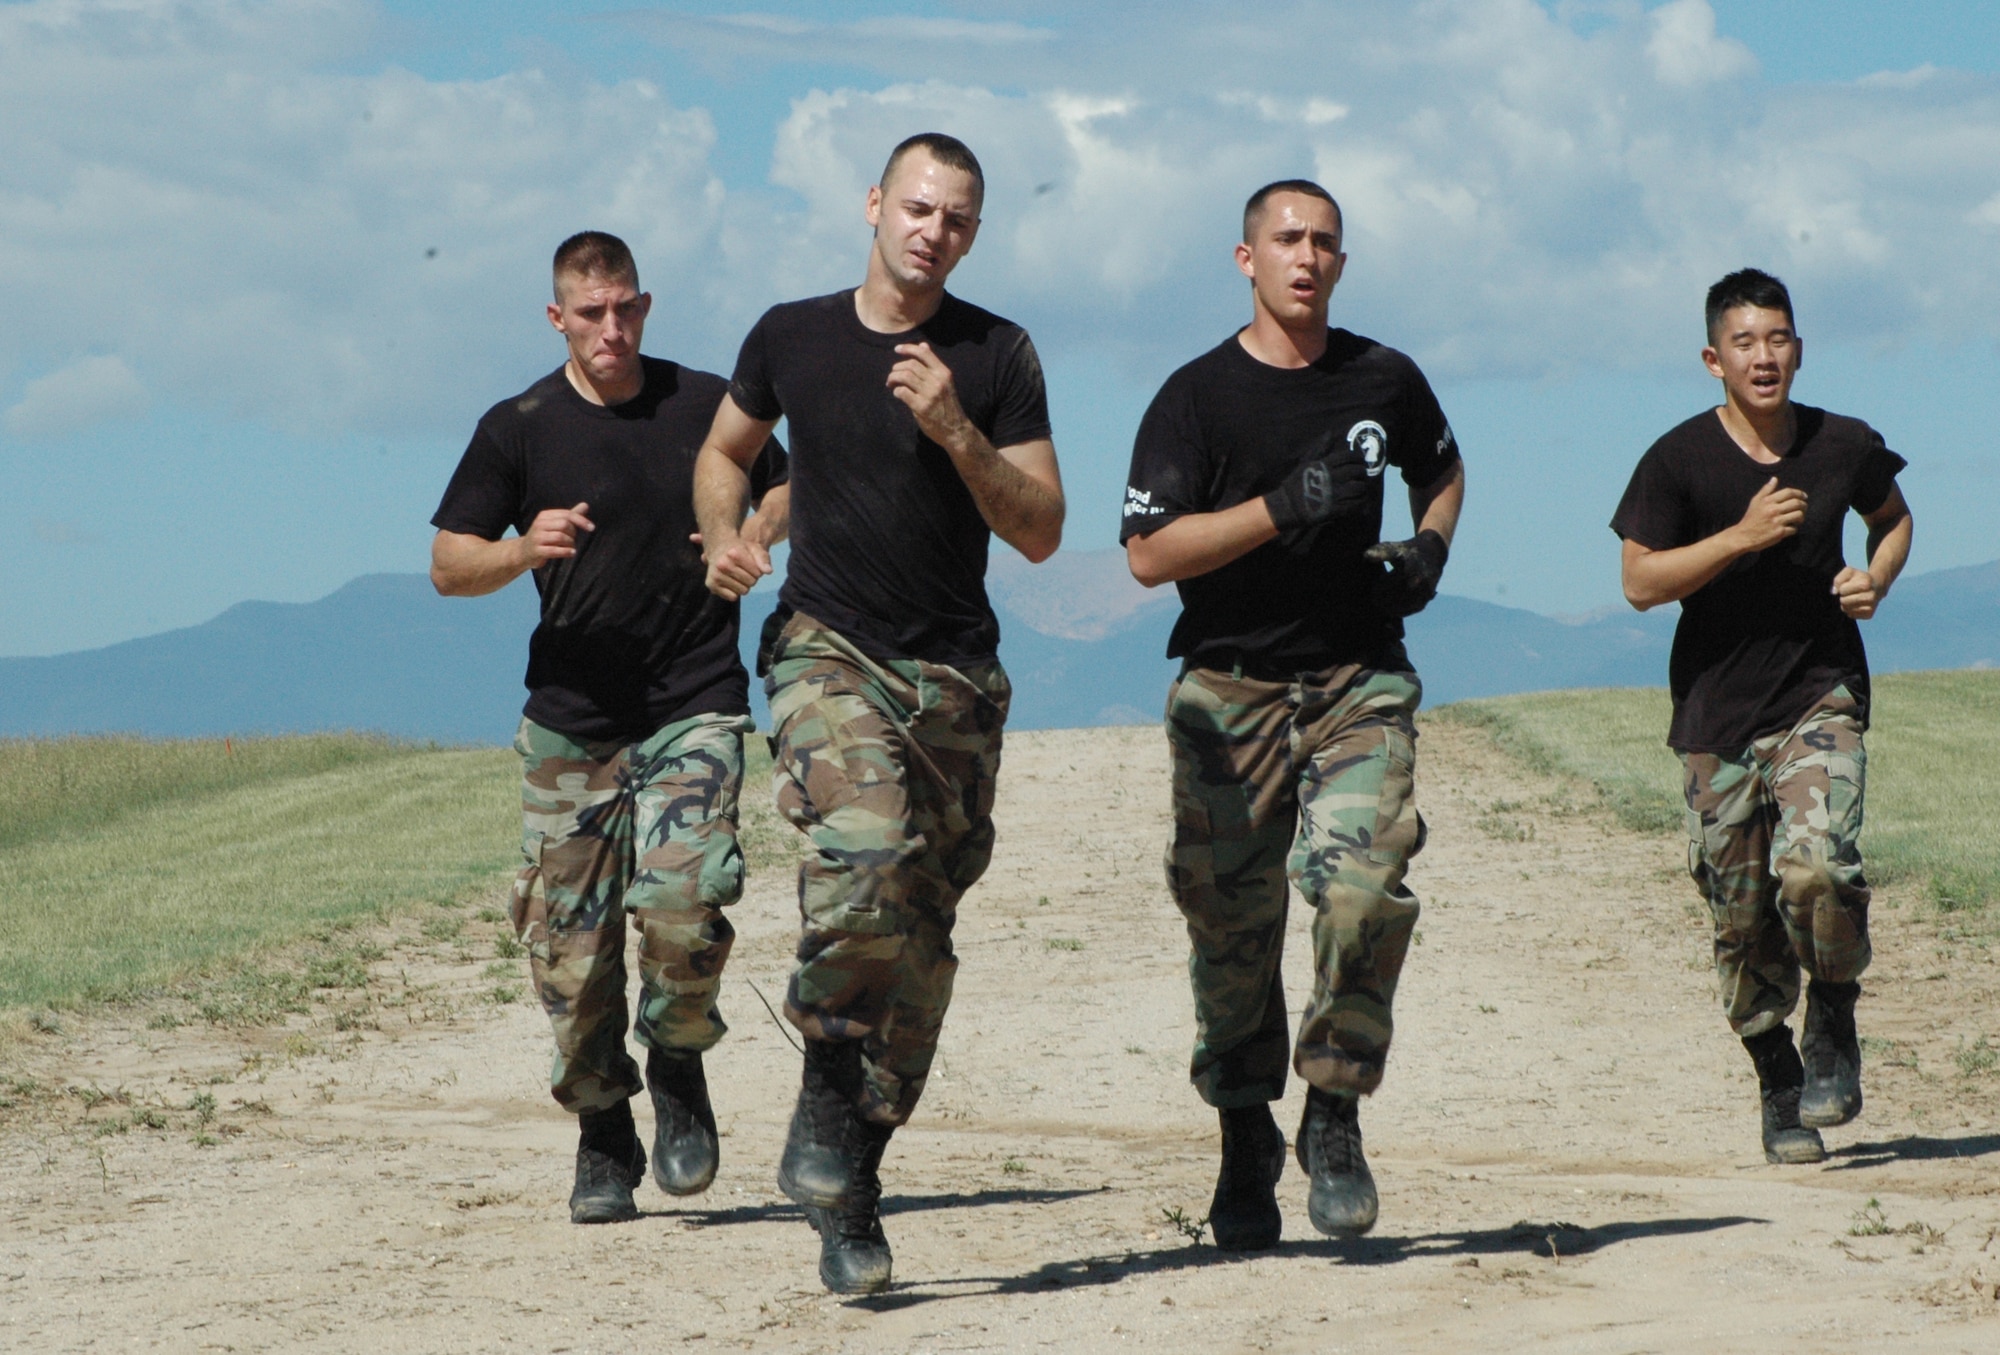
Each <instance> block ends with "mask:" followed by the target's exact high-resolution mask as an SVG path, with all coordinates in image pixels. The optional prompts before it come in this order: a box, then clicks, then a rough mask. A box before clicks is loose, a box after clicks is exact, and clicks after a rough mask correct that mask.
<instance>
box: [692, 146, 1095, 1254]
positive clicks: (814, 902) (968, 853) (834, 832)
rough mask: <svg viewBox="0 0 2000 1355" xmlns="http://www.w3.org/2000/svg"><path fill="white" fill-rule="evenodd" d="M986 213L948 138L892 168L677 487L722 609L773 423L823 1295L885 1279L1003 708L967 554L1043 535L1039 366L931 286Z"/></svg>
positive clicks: (784, 771)
mask: <svg viewBox="0 0 2000 1355" xmlns="http://www.w3.org/2000/svg"><path fill="white" fill-rule="evenodd" d="M984 196H985V180H984V178H983V176H982V175H981V173H980V169H979V162H978V160H977V159H975V158H974V157H973V154H972V152H971V151H970V150H968V149H967V148H966V146H965V145H964V143H962V142H960V141H958V140H956V139H955V138H952V137H949V136H943V135H940V134H936V133H927V134H924V135H921V136H915V137H911V138H910V139H909V140H907V141H905V142H903V143H902V144H901V145H899V146H897V147H896V149H895V152H894V153H893V154H891V155H890V157H889V161H888V164H887V165H886V166H884V168H883V170H882V178H881V182H880V183H878V184H877V185H876V186H875V187H873V188H870V189H869V190H868V198H867V205H866V218H867V221H868V224H869V226H870V227H872V228H873V230H874V242H873V245H872V247H871V248H870V250H869V253H868V267H867V275H866V278H865V280H864V281H863V282H862V284H861V286H859V287H858V288H854V289H852V290H849V291H842V292H836V293H834V294H833V295H831V296H823V297H816V298H814V299H812V300H808V301H797V302H792V303H790V304H787V305H781V306H776V307H773V308H772V309H771V310H770V311H768V312H766V313H765V315H764V317H763V319H761V320H759V321H758V322H757V325H756V327H755V328H754V329H752V330H751V332H750V335H749V337H748V338H746V339H745V340H744V341H743V349H742V353H741V355H740V356H739V357H738V358H737V362H736V373H735V376H734V378H733V379H732V380H731V382H730V385H729V395H728V398H726V399H725V400H723V402H722V406H721V408H720V409H718V410H717V411H716V415H715V427H714V429H713V430H712V431H711V432H710V434H709V437H708V442H707V444H706V445H705V446H704V447H703V448H702V453H701V464H700V466H699V467H698V468H697V472H696V485H695V494H696V507H697V510H698V512H699V513H700V517H701V529H702V534H703V538H704V540H705V542H706V550H707V552H708V581H709V586H710V587H711V588H713V589H714V590H715V591H716V592H718V593H719V594H721V595H722V596H724V597H740V596H741V595H742V594H743V593H744V592H745V591H746V590H748V589H749V588H751V587H753V586H754V585H755V584H756V582H757V580H758V579H759V578H760V577H762V576H763V575H765V574H768V573H770V571H771V563H770V557H769V553H768V551H767V550H766V549H765V547H764V544H763V543H762V542H760V541H758V540H756V539H755V538H754V537H753V536H750V535H748V534H741V535H739V531H738V524H739V523H740V522H741V521H742V518H743V509H744V502H745V498H746V495H747V492H748V489H749V479H748V474H747V472H748V468H749V467H750V466H751V464H752V463H753V461H754V458H755V457H756V455H757V449H758V448H760V447H761V446H763V445H764V441H765V439H766V438H767V437H768V436H769V434H770V431H771V429H772V427H773V426H774V425H775V423H776V421H777V420H778V419H779V418H781V417H782V418H785V419H787V420H788V421H789V422H788V427H789V429H790V438H791V443H792V454H793V457H794V468H795V473H796V478H795V482H794V492H795V495H796V504H795V528H796V530H795V532H794V534H793V538H792V550H791V559H790V562H789V565H788V567H787V571H786V577H785V583H784V587H783V589H782V590H781V591H780V593H779V595H778V597H779V608H778V611H777V613H776V614H775V615H774V617H773V621H772V626H771V628H770V629H768V630H767V631H766V636H767V644H766V645H765V646H764V653H763V655H762V656H761V658H760V663H759V669H760V671H762V672H764V673H765V674H766V676H765V689H766V690H767V691H768V692H769V693H770V697H771V721H772V725H773V728H774V745H773V746H774V748H775V751H776V767H775V769H774V781H775V785H776V794H777V800H778V806H779V808H780V809H782V810H783V811H784V813H785V815H786V816H787V817H788V818H789V819H791V821H792V822H793V823H794V824H796V825H797V826H798V827H799V828H800V830H802V831H803V832H804V833H806V834H807V836H808V837H810V838H811V839H812V844H813V847H814V849H815V853H814V855H813V856H812V857H810V858H809V859H808V860H807V861H806V862H805V863H804V865H802V866H801V867H800V871H799V911H800V914H801V916H802V920H803V934H802V935H801V937H800V940H799V950H798V967H797V968H796V969H795V970H794V972H793V974H792V981H791V986H790V988H789V990H788V992H787V994H786V998H785V1014H786V1016H787V1018H788V1019H789V1020H791V1022H792V1023H793V1024H794V1025H796V1026H797V1027H798V1028H799V1030H800V1032H801V1033H802V1034H803V1035H804V1036H805V1039H806V1057H805V1073H804V1078H803V1082H802V1085H801V1087H800V1090H799V1100H798V1106H797V1109H796V1111H795V1112H794V1114H793V1116H792V1124H791V1131H790V1135H789V1137H788V1139H787V1141H786V1144H785V1152H784V1158H783V1161H782V1163H781V1165H780V1166H779V1169H778V1184H779V1186H780V1187H781V1188H782V1189H783V1190H784V1192H785V1194H787V1195H789V1196H790V1197H791V1198H792V1199H794V1200H797V1201H798V1202H799V1203H800V1204H802V1205H805V1206H806V1209H807V1216H808V1218H809V1219H810V1220H811V1221H812V1223H813V1225H814V1227H815V1228H817V1229H818V1230H819V1233H820V1238H821V1252H820V1278H821V1279H822V1280H823V1281H824V1282H825V1283H826V1285H827V1287H828V1288H829V1289H832V1290H834V1291H835V1292H837V1293H867V1292H873V1291H875V1290H879V1289H882V1288H885V1287H886V1286H887V1285H888V1283H889V1278H890V1264H891V1257H890V1252H889V1244H888V1241H887V1239H886V1238H885V1236H884V1235H883V1232H882V1223H881V1217H880V1213H879V1210H878V1201H879V1199H880V1196H881V1181H880V1176H879V1171H878V1169H879V1166H880V1164H881V1160H882V1153H883V1149H884V1148H885V1147H886V1145H887V1143H888V1141H889V1136H890V1133H891V1132H892V1131H893V1130H894V1129H895V1128H896V1126H898V1125H900V1124H903V1123H904V1122H905V1121H907V1120H908V1119H909V1117H910V1113H911V1111H913V1110H914V1109H915V1108H916V1105H917V1098H918V1097H919V1096H920V1095H921V1094H922V1093H923V1088H924V1081H925V1078H926V1077H927V1076H928V1074H929V1072H930V1067H931V1058H932V1055H933V1054H934V1053H935V1051H936V1048H937V1041H938V1032H939V1030H940V1028H941V1027H942V1025H943V1022H944V1014H945V1008H946V1006H947V1005H948V1004H949V1002H950V999H951V983H952V975H953V973H954V971H955V970H956V969H957V967H958V961H957V959H956V958H955V957H954V956H953V954H952V948H951V930H952V923H953V920H954V918H955V916H956V911H957V904H958V900H959V898H960V897H961V896H962V895H963V894H964V893H965V891H966V890H967V889H969V888H970V887H971V886H972V883H973V882H974V881H975V880H977V879H978V878H979V876H980V874H981V873H982V872H983V871H984V870H985V869H986V864H987V861H988V859H989V857H990V856H991V854H992V851H993V820H992V810H993V788H994V778H995V776H996V774H997V773H998V771H999V766H1000V730H1001V725H1002V723H1003V722H1004V721H1005V719H1006V716H1007V704H1008V699H1009V696H1010V688H1009V687H1008V684H1007V676H1006V674H1005V672H1004V671H1003V670H1002V669H1001V667H1000V663H999V660H998V658H997V657H996V653H997V646H998V644H999V639H1000V629H999V624H998V622H997V621H996V620H995V619H994V615H993V609H992V607H991V606H989V605H988V603H987V598H986V588H985V582H984V580H985V575H986V553H987V540H988V537H989V536H991V535H995V534H997V535H998V536H999V537H1000V538H1001V540H1003V541H1005V542H1007V544H1009V545H1011V546H1013V547H1014V548H1015V549H1016V550H1018V551H1020V552H1021V553H1022V554H1023V555H1025V556H1027V557H1028V559H1030V560H1032V561H1041V560H1044V559H1046V558H1047V557H1048V556H1049V555H1051V554H1053V553H1054V551H1055V549H1056V546H1057V545H1058V543H1059V542H1060V541H1061V539H1062V523H1063V494H1062V479H1061V476H1060V475H1059V473H1058V471H1057V466H1056V455H1055V447H1054V445H1053V443H1052V442H1051V441H1050V437H1049V419H1048V400H1047V396H1046V393H1045V391H1044V389H1043V383H1042V371H1041V364H1040V362H1039V361H1038V360H1037V359H1036V356H1035V349H1034V345H1033V344H1031V343H1030V342H1029V340H1028V336H1027V333H1026V332H1025V331H1023V330H1022V329H1021V328H1020V327H1019V326H1016V325H1014V324H1011V323H1009V322H1008V321H1006V320H1002V319H1001V318H1000V317H998V316H996V315H992V314H989V313H988V312H986V311H983V310H980V309H979V308H978V307H976V306H971V305H968V304H967V303H965V302H963V301H961V300H959V299H958V298H957V297H954V296H952V295H950V294H949V293H947V292H946V291H945V289H944V286H945V279H946V278H948V277H949V276H950V275H951V271H952V269H953V268H954V267H956V266H957V264H958V261H959V260H960V259H962V258H963V257H965V253H966V251H967V250H969V249H971V248H972V242H973V238H974V237H975V236H976V235H977V233H978V230H979V212H980V206H981V202H982V200H983V198H984Z"/></svg>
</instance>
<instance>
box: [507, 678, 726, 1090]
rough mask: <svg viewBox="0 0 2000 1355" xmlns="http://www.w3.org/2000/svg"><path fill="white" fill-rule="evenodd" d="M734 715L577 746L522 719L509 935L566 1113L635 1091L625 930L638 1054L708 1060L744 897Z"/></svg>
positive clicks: (718, 1030)
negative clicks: (664, 1052) (639, 737)
mask: <svg viewBox="0 0 2000 1355" xmlns="http://www.w3.org/2000/svg"><path fill="white" fill-rule="evenodd" d="M751 727H752V726H751V722H750V717H749V716H747V715H697V716H695V717H693V718H692V719H688V720H679V721H676V722H674V723H673V724H670V725H666V726H664V727H663V728H661V729H660V730H658V731H657V732H655V733H654V734H653V735H652V736H651V737H650V738H647V739H645V740H644V741H643V742H640V743H635V744H625V743H618V742H593V741H581V742H580V741H578V740H575V739H572V738H569V737H568V736H566V735H563V734H558V733H556V732H555V731H554V730H552V729H545V728H543V727H542V726H541V725H538V724H536V723H534V722H533V721H532V720H523V721H521V727H520V730H519V731H518V732H517V733H516V734H515V736H514V750H515V751H516V752H518V753H519V754H520V755H521V809H522V834H521V854H522V856H523V858H524V861H523V864H522V866H521V873H520V874H519V876H517V877H516V879H515V881H514V930H515V932H516V934H518V935H519V937H520V938H521V943H522V944H523V945H525V946H526V947H527V949H528V965H529V970H530V972H531V974H532V976H533V979H534V984H535V991H536V993H537V994H538V995H539V996H540V998H541V1001H542V1008H543V1010H544V1011H546V1012H547V1013H548V1015H549V1025H550V1027H551V1028H552V1029H553V1030H554V1033H555V1042H556V1056H555V1066H554V1068H553V1069H552V1070H551V1072H550V1074H549V1090H550V1091H551V1092H552V1093H553V1094H554V1096H555V1099H556V1101H557V1102H558V1103H559V1104H560V1105H561V1106H562V1107H563V1108H564V1109H565V1110H569V1111H576V1112H583V1111H598V1110H605V1109H608V1108H610V1107H611V1106H614V1105H616V1104H617V1103H618V1102H620V1101H623V1100H625V1099H627V1098H629V1097H631V1096H635V1095H637V1094H638V1092H639V1091H640V1090H641V1088H642V1083H641V1082H640V1079H639V1069H638V1066H637V1065H636V1064H635V1063H634V1062H633V1060H632V1057H631V1055H630V1054H628V1053H627V1052H626V1050H625V1028H626V1005H625V918H626V916H627V915H628V914H629V915H630V916H631V919H632V929H633V930H634V931H636V932H637V933H638V934H639V1013H638V1017H637V1019H636V1021H634V1022H633V1023H632V1033H633V1035H634V1036H636V1037H637V1039H638V1041H639V1043H640V1044H642V1045H645V1046H647V1047H648V1048H657V1049H668V1050H678V1051H683V1052H686V1051H700V1050H704V1049H708V1048H709V1047H711V1046H712V1045H714V1044H715V1042H716V1041H717V1040H720V1039H721V1038H722V1033H723V1031H725V1030H726V1029H728V1027H726V1026H725V1025H724V1024H723V1021H722V1013H721V1012H720V1011H718V1010H717V1009H716V1003H715V998H716V993H717V991H718V989H719V988H720V987H721V985H722V966H723V963H724V962H725V961H726V960H728V958H729V948H730V945H731V944H732V943H733V942H734V941H735V939H736V931H735V928H733V927H731V926H730V925H729V919H728V918H726V917H724V916H723V914H722V910H723V908H725V907H726V906H728V905H729V904H732V903H734V902H736V900H737V899H738V898H739V897H741V895H742V893H743V854H742V852H741V851H740V850H739V849H738V847H737V844H736V813H737V793H738V791H740V790H741V788H742V784H743V735H744V733H745V731H747V730H749V729H750V728H751Z"/></svg>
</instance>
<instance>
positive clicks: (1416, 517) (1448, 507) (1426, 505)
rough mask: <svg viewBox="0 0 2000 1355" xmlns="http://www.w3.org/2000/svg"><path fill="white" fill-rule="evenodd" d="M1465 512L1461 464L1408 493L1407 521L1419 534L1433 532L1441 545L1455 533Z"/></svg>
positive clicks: (1454, 465) (1449, 542)
mask: <svg viewBox="0 0 2000 1355" xmlns="http://www.w3.org/2000/svg"><path fill="white" fill-rule="evenodd" d="M1464 509H1465V463H1464V462H1463V461H1459V462H1454V463H1453V465H1452V468H1451V469H1450V470H1448V471H1446V472H1445V473H1444V474H1443V475H1440V476H1439V477H1438V478H1437V479H1436V480H1434V481H1432V482H1431V483H1430V484H1428V485H1425V486H1423V487H1422V488H1420V489H1412V490H1411V491H1410V520H1411V521H1412V522H1414V523H1416V525H1417V530H1418V531H1419V532H1436V533H1437V534H1438V535H1439V536H1441V537H1443V538H1444V543H1445V545H1447V546H1449V545H1450V544H1451V539H1452V537H1453V535H1455V534H1456V533H1457V531H1458V516H1459V514H1460V513H1461V512H1463V511H1464Z"/></svg>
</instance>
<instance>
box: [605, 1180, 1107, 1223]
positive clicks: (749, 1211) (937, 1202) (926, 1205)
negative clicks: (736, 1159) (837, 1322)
mask: <svg viewBox="0 0 2000 1355" xmlns="http://www.w3.org/2000/svg"><path fill="white" fill-rule="evenodd" d="M1107 1189H1109V1187H1106V1186H1092V1187H1090V1188H1089V1189H1086V1190H974V1191H952V1192H951V1193H949V1194H946V1195H890V1196H886V1197H884V1199H883V1201H882V1214H883V1216H884V1217H885V1218H887V1217H893V1216H895V1215H897V1214H920V1213H924V1212H926V1211H928V1210H932V1209H979V1208H983V1207H985V1206H987V1205H996V1204H1055V1203H1057V1202H1059V1201H1062V1200H1074V1199H1077V1198H1078V1197H1079V1196H1084V1195H1101V1194H1103V1193H1104V1192H1105V1190H1107ZM642 1213H643V1216H645V1217H649V1218H650V1217H673V1218H678V1219H679V1220H681V1222H683V1223H685V1224H687V1225H689V1226H690V1227H694V1228H722V1227H727V1226H729V1225H730V1224H732V1223H767V1222H769V1221H771V1220H773V1219H803V1218H804V1217H805V1213H804V1211H803V1210H801V1209H800V1208H799V1206H797V1205H795V1204H793V1203H791V1202H790V1201H789V1200H776V1201H770V1202H767V1203H762V1204H743V1205H735V1206H732V1207H731V1208H728V1209H673V1208H666V1209H648V1210H644V1211H642Z"/></svg>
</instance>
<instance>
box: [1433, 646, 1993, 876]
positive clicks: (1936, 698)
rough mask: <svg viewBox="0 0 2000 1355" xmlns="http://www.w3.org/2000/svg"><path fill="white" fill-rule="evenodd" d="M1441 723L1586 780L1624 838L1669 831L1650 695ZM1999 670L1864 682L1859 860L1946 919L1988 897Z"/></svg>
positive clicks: (1668, 786) (1616, 693) (1659, 696)
mask: <svg viewBox="0 0 2000 1355" xmlns="http://www.w3.org/2000/svg"><path fill="white" fill-rule="evenodd" d="M1437 714H1438V717H1439V718H1442V719H1458V720H1466V721H1470V722H1473V723H1477V724H1481V725H1484V726H1486V727H1488V728H1490V729H1491V730H1493V732H1494V733H1495V735H1496V736H1497V737H1498V738H1499V740H1500V742H1501V743H1502V744H1503V745H1504V746H1505V747H1507V748H1509V749H1510V750H1512V751H1513V752H1515V753H1517V754H1518V755H1520V756H1521V757H1523V758H1525V759H1526V760H1527V761H1528V762H1529V763H1530V764H1532V765H1534V766H1537V767H1540V768H1542V769H1544V770H1548V771H1553V772H1561V773H1567V774H1571V775H1576V776H1581V777H1583V778H1585V779H1586V780H1589V781H1591V782H1594V783H1595V784H1596V786H1597V788H1598V790H1599V792H1600V793H1601V794H1602V795H1603V796H1604V797H1605V800H1606V802H1607V803H1608V804H1610V805H1611V806H1612V808H1614V809H1615V810H1617V812H1618V814H1619V816H1620V817H1621V818H1623V819H1624V820H1625V821H1626V822H1627V823H1630V824H1631V825H1632V826H1634V827H1636V828H1640V829H1644V830H1647V831H1655V832H1680V831H1682V826H1681V825H1682V810H1681V805H1682V801H1681V783H1680V763H1679V760H1678V759H1677V758H1675V756H1674V755H1673V753H1672V751H1671V750H1669V749H1668V748H1667V746H1666V744H1665V742H1664V739H1665V737H1666V729H1667V715H1668V702H1667V694H1666V692H1665V691H1664V690H1663V689H1656V688H1624V689H1610V690H1601V691H1582V692H1535V693H1531V694H1529V695H1525V696H1503V697H1494V698H1491V699H1488V700H1482V701H1465V702H1460V703H1459V704H1457V705H1455V706H1447V707H1443V708H1441V709H1440V710H1439V711H1438V712H1437ZM1996 766H2000V672H1978V671H1964V670H1961V671H1955V672H1937V673H1890V674H1886V675H1883V676H1880V677H1877V678H1876V679H1875V710H1874V715H1873V728H1872V729H1871V730H1870V731H1869V735H1868V803H1867V825H1866V827H1865V828H1864V830H1863V834H1862V840H1861V845H1862V851H1863V853H1864V854H1865V855H1866V856H1867V858H1868V863H1869V873H1870V875H1871V876H1872V877H1874V878H1875V879H1877V880H1888V879H1892V878H1897V877H1904V878H1916V879H1921V880H1923V881H1925V882H1926V885H1927V888H1928V890H1929V892H1930V894H1931V897H1932V898H1933V899H1934V900H1935V901H1936V902H1937V903H1938V905H1939V906H1940V907H1943V908H1946V909H1957V908H1977V907H1984V906H1985V905H1987V904H1989V903H1991V902H1993V901H1994V900H1996V899H2000V776H1996V775H1995V774H1994V771H1993V769H1994V768H1995V767H1996Z"/></svg>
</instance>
